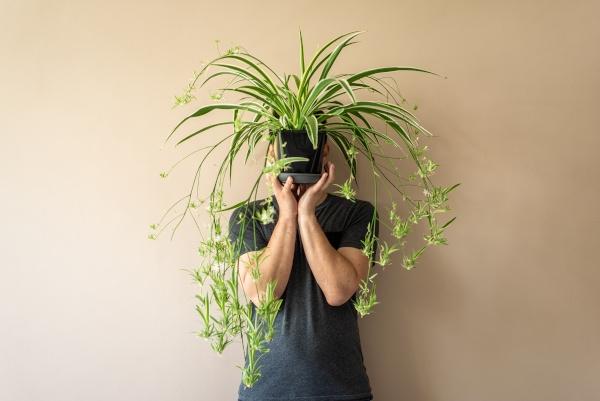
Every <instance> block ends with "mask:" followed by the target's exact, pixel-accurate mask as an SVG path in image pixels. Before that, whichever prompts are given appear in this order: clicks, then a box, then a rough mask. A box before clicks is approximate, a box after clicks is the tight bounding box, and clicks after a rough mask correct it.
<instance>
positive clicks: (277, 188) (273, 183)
mask: <svg viewBox="0 0 600 401" xmlns="http://www.w3.org/2000/svg"><path fill="white" fill-rule="evenodd" d="M267 175H268V179H269V180H270V182H271V186H272V187H273V191H274V192H275V194H279V193H280V192H281V190H282V185H281V183H280V182H279V178H277V177H276V176H275V174H273V173H268V174H267Z"/></svg>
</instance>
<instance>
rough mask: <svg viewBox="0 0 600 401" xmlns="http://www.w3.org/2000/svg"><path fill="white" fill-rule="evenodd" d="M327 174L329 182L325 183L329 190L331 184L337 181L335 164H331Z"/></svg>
mask: <svg viewBox="0 0 600 401" xmlns="http://www.w3.org/2000/svg"><path fill="white" fill-rule="evenodd" d="M327 172H328V174H327V175H328V178H327V182H326V183H325V188H327V187H328V186H329V184H331V183H332V182H333V181H334V180H335V164H333V163H332V162H329V168H328V169H327Z"/></svg>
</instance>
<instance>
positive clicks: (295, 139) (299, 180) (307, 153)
mask: <svg viewBox="0 0 600 401" xmlns="http://www.w3.org/2000/svg"><path fill="white" fill-rule="evenodd" d="M326 135H327V134H326V133H325V132H323V131H318V142H317V143H318V146H317V149H313V145H312V143H311V142H310V139H309V138H308V133H307V132H306V129H294V130H282V131H280V132H279V133H278V135H277V139H276V141H275V142H276V144H275V157H276V158H277V159H280V158H281V157H282V156H281V155H284V156H285V157H292V156H297V157H306V158H308V159H309V160H308V161H296V162H292V163H291V164H289V165H288V166H287V168H288V169H287V170H286V171H285V172H281V173H280V174H279V175H278V178H279V181H280V182H281V183H285V181H286V180H287V178H288V177H289V176H292V177H293V178H294V183H296V184H314V183H315V182H317V181H318V180H319V178H321V170H322V169H323V165H322V163H321V155H322V154H323V145H324V144H325V138H326ZM282 144H285V146H284V147H283V149H282Z"/></svg>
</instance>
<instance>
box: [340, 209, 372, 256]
mask: <svg viewBox="0 0 600 401" xmlns="http://www.w3.org/2000/svg"><path fill="white" fill-rule="evenodd" d="M373 214H375V221H374V222H373V223H374V229H373V228H372V229H371V235H372V234H373V233H374V235H375V238H374V241H373V249H372V252H371V254H372V259H375V253H376V251H377V246H378V245H377V243H378V242H377V237H378V236H379V214H378V213H377V211H376V210H375V207H374V206H373V204H372V203H370V202H367V201H361V202H360V203H359V204H357V205H356V207H355V210H354V211H353V212H351V215H350V217H349V221H348V225H347V227H346V228H345V229H344V231H343V233H342V236H341V238H340V242H339V245H338V248H341V247H343V246H350V247H354V248H358V249H363V248H364V244H363V243H362V241H366V239H367V231H368V225H369V224H370V223H371V221H372V219H373Z"/></svg>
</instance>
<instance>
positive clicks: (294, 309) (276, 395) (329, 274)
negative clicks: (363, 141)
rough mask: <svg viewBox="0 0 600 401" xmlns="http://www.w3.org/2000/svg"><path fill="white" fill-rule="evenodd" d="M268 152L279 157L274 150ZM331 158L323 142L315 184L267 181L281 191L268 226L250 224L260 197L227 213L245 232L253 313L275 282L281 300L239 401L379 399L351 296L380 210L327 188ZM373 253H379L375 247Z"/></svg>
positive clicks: (234, 231)
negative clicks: (253, 376)
mask: <svg viewBox="0 0 600 401" xmlns="http://www.w3.org/2000/svg"><path fill="white" fill-rule="evenodd" d="M268 153H269V155H270V156H271V157H274V149H273V146H272V145H269V148H268ZM328 154H329V143H328V142H327V139H325V144H324V147H323V152H322V165H323V170H324V171H323V174H322V176H321V178H320V179H319V181H317V182H316V183H314V184H311V185H306V184H300V185H297V184H295V183H294V182H293V179H292V177H289V178H288V180H287V181H286V182H285V183H284V185H282V184H281V183H280V182H279V180H278V179H277V177H275V176H274V175H273V174H268V175H267V178H268V180H269V182H270V183H271V184H272V185H273V192H274V198H273V199H272V201H273V206H274V208H275V211H276V213H275V219H274V222H273V223H270V224H264V225H263V224H260V222H259V221H258V220H256V219H253V218H252V216H253V215H254V212H255V211H257V210H260V208H261V206H259V204H260V203H261V202H262V200H256V201H254V202H251V206H250V207H249V208H248V209H245V206H242V207H240V208H238V209H236V210H235V211H234V212H233V213H232V215H231V217H230V220H229V236H230V239H231V240H232V241H235V240H236V239H237V238H238V237H239V236H243V244H242V245H243V249H242V250H241V251H240V252H241V256H240V259H239V262H240V263H239V266H240V280H241V283H242V285H243V287H244V292H245V293H246V295H247V297H249V299H250V300H251V301H252V303H253V307H254V305H258V300H259V294H258V293H257V291H258V292H260V294H261V297H262V296H263V294H264V292H265V289H266V284H267V282H269V281H270V280H277V286H276V288H275V296H276V297H277V298H280V299H282V300H283V302H282V304H281V307H280V309H279V312H278V314H277V317H276V319H275V324H274V328H275V332H274V336H273V339H272V340H271V342H269V343H267V347H268V348H269V352H267V353H264V354H262V355H261V358H260V361H259V362H258V363H259V366H260V372H261V377H260V379H259V380H258V381H257V382H256V384H255V385H254V386H253V387H251V388H246V387H245V386H244V385H243V383H241V384H240V386H239V390H238V397H239V400H240V401H279V400H282V401H283V400H285V401H293V400H298V401H337V400H340V401H341V400H344V401H351V400H352V401H367V400H372V392H371V386H370V382H369V377H368V375H367V372H366V369H365V366H364V362H363V355H362V350H361V343H360V336H359V330H358V314H357V312H356V310H355V309H354V306H353V305H352V300H354V299H355V297H356V295H357V294H356V293H357V291H358V288H359V287H358V286H359V283H360V281H361V280H363V279H366V277H367V272H368V268H369V260H368V258H367V256H365V255H364V254H363V253H362V251H361V250H362V248H363V244H362V242H361V241H362V240H364V239H366V236H367V226H368V224H369V223H370V222H371V221H372V218H373V213H374V207H373V205H372V204H371V203H370V202H368V201H364V200H360V199H357V200H356V202H352V201H350V200H347V199H345V198H344V197H341V196H337V195H334V194H330V193H328V192H327V189H328V187H329V186H330V184H331V183H332V182H333V181H334V179H335V166H334V165H333V163H331V162H330V161H328V160H327V156H328ZM242 209H243V210H244V213H245V217H247V218H246V220H245V221H246V223H245V229H244V232H240V225H239V221H238V217H239V216H238V215H239V213H240V212H241V211H242ZM375 218H376V220H375V228H374V229H373V230H372V232H373V233H374V235H375V236H378V235H379V220H378V216H377V214H376V215H375ZM375 241H376V239H375ZM264 248H266V249H264ZM263 249H264V253H263V254H262V256H261V259H260V263H259V264H258V266H259V268H260V272H261V277H260V280H259V281H258V283H257V282H254V281H253V278H252V276H251V274H249V267H250V266H251V263H253V262H252V260H253V259H252V255H253V254H254V253H256V252H258V251H260V250H263ZM372 249H373V253H375V251H376V249H377V243H376V242H375V244H374V246H373V248H372ZM373 256H374V255H373ZM246 360H247V358H246Z"/></svg>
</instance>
